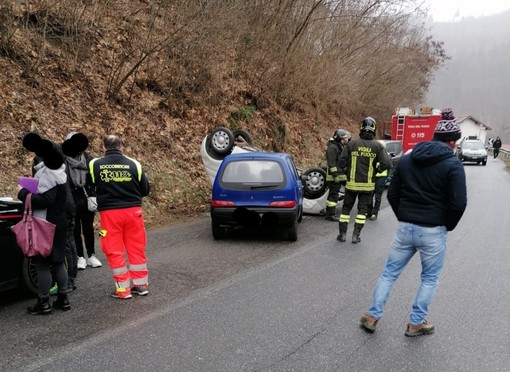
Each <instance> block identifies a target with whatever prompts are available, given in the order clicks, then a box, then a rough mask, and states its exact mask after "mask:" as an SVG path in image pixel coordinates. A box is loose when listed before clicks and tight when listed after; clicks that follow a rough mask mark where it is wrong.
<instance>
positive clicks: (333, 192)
mask: <svg viewBox="0 0 510 372" xmlns="http://www.w3.org/2000/svg"><path fill="white" fill-rule="evenodd" d="M350 139H351V134H350V133H349V132H348V131H346V130H344V129H341V128H340V129H337V130H335V133H333V137H331V138H330V140H329V141H328V147H327V148H326V162H327V163H328V168H327V174H326V183H327V184H328V189H329V194H328V199H327V200H326V220H327V221H336V220H337V218H336V217H335V214H336V205H337V203H338V199H339V194H340V188H341V186H342V184H343V185H344V186H345V182H346V181H347V177H346V175H345V173H344V171H343V169H341V168H340V163H339V161H340V154H341V153H342V149H343V148H344V146H345V145H346V144H347V142H349V140H350Z"/></svg>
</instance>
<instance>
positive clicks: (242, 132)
mask: <svg viewBox="0 0 510 372" xmlns="http://www.w3.org/2000/svg"><path fill="white" fill-rule="evenodd" d="M233 135H234V140H236V139H237V137H241V138H242V139H244V140H245V141H246V142H247V143H248V144H249V145H251V144H253V138H252V136H251V135H250V133H248V132H247V131H245V130H244V129H236V130H235V131H234V132H233Z"/></svg>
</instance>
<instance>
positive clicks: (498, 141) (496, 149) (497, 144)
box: [492, 137, 501, 159]
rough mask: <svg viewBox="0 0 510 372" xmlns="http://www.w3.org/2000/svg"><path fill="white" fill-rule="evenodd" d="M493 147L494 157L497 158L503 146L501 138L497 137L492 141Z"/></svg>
mask: <svg viewBox="0 0 510 372" xmlns="http://www.w3.org/2000/svg"><path fill="white" fill-rule="evenodd" d="M492 147H493V153H494V159H496V158H497V157H498V155H499V149H500V148H501V139H500V138H499V137H496V139H495V140H494V142H493V143H492Z"/></svg>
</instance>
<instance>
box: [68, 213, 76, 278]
mask: <svg viewBox="0 0 510 372" xmlns="http://www.w3.org/2000/svg"><path fill="white" fill-rule="evenodd" d="M66 263H67V278H68V282H67V287H68V288H72V287H73V286H74V282H75V280H76V276H77V275H78V254H77V253H76V243H75V241H74V218H70V219H68V220H67V236H66Z"/></svg>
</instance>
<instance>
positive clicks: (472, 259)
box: [0, 159, 510, 371]
mask: <svg viewBox="0 0 510 372" xmlns="http://www.w3.org/2000/svg"><path fill="white" fill-rule="evenodd" d="M465 169H466V174H467V178H468V208H467V210H466V213H465V215H464V217H463V219H462V220H461V222H460V224H459V226H458V227H457V229H456V230H455V231H453V232H451V233H450V234H449V235H448V253H447V261H446V265H445V268H444V270H443V273H442V276H441V281H440V284H439V287H438V292H437V295H436V298H435V300H434V302H433V304H432V306H431V309H430V314H429V320H430V321H431V322H432V323H434V325H435V326H436V333H435V334H434V335H432V336H426V337H418V338H414V339H412V338H411V339H410V338H407V337H404V331H405V324H406V321H407V315H408V312H409V309H410V306H411V304H412V302H413V299H414V294H415V291H416V289H417V287H418V285H419V278H418V276H419V275H418V272H419V263H418V262H417V260H416V258H414V259H413V260H412V261H411V264H410V266H409V267H408V268H407V269H406V271H404V273H403V274H402V276H401V278H400V279H399V281H397V283H396V285H395V287H394V290H393V293H392V296H391V297H390V300H389V302H388V304H387V306H386V309H385V316H384V318H383V319H382V320H381V321H380V323H379V325H378V329H377V332H376V333H375V334H374V335H368V334H366V333H365V332H364V331H362V330H361V329H360V328H359V326H358V321H359V318H360V316H361V315H362V314H363V313H364V312H365V311H366V309H367V307H368V305H369V301H370V296H371V292H372V288H373V286H374V284H375V282H376V280H377V278H378V276H379V274H380V272H381V269H382V267H383V263H384V260H385V258H386V255H387V252H388V247H389V244H390V242H391V238H392V236H393V232H394V230H395V228H396V225H397V221H396V219H395V217H394V216H393V213H392V211H391V209H390V208H389V206H388V205H387V203H386V201H384V208H383V209H382V210H381V212H380V214H379V219H378V220H377V221H370V222H367V224H368V225H367V227H366V228H365V229H364V230H363V233H362V238H363V240H362V242H361V243H360V244H358V245H353V244H351V243H349V242H347V243H343V244H340V243H339V242H337V241H336V239H335V238H336V235H337V225H336V224H335V223H331V222H327V221H325V220H323V219H322V218H319V217H314V216H307V217H305V219H304V220H303V222H302V223H301V225H300V227H299V240H298V242H296V243H290V242H281V241H278V240H277V239H275V238H274V237H273V236H271V235H265V234H259V233H242V234H237V235H236V236H234V237H233V238H232V239H228V240H225V241H220V242H217V241H213V240H212V237H211V232H210V226H209V220H208V219H207V218H205V217H204V218H201V219H198V220H196V221H193V222H191V223H186V224H181V225H173V226H169V227H165V228H160V229H156V230H152V231H150V232H149V249H148V256H149V268H150V270H151V273H150V275H151V286H150V290H151V293H150V294H149V295H148V296H147V297H136V298H133V299H132V300H129V301H120V300H116V299H112V298H109V297H108V296H107V295H108V293H109V292H110V291H111V290H112V283H111V277H110V272H109V269H108V268H107V267H103V268H100V269H91V268H88V269H87V270H84V271H82V272H80V275H79V282H78V285H79V288H78V290H76V291H75V292H73V293H71V295H70V300H71V305H72V310H71V311H68V312H65V313H64V312H56V313H54V314H52V315H50V316H29V315H27V314H26V313H25V311H26V310H25V309H26V306H28V305H29V304H31V302H32V301H33V300H32V299H29V298H26V297H22V296H18V295H17V293H16V292H9V293H7V294H4V295H3V296H2V298H1V300H0V320H1V321H0V350H1V353H0V370H2V371H69V370H73V371H135V370H146V371H161V370H165V371H410V370H413V371H507V370H508V365H509V363H510V356H509V352H508V350H509V346H510V322H509V321H508V306H509V304H510V280H509V278H510V249H509V248H508V247H509V243H508V241H509V239H510V232H509V230H508V222H507V221H508V220H510V208H508V206H509V205H510V174H509V173H507V172H506V171H505V170H504V165H503V162H501V161H500V160H493V159H489V161H488V164H487V166H485V167H483V166H476V165H467V164H466V165H465ZM384 199H385V198H384ZM350 232H352V227H351V228H350ZM99 257H100V258H102V255H100V256H99Z"/></svg>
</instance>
